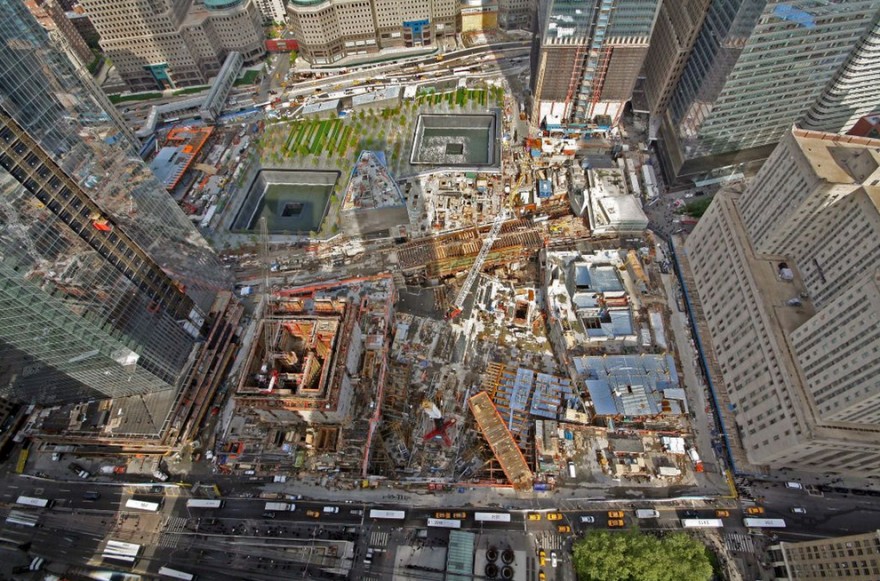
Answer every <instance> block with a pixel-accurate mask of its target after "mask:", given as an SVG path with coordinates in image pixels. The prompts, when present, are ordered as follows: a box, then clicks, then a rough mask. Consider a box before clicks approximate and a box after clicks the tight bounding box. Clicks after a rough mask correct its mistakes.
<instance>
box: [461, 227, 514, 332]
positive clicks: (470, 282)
mask: <svg viewBox="0 0 880 581" xmlns="http://www.w3.org/2000/svg"><path fill="white" fill-rule="evenodd" d="M506 219H507V209H502V210H501V211H500V212H498V215H497V216H495V221H494V222H492V228H491V229H490V230H489V234H488V235H487V236H486V238H485V239H484V240H483V246H482V247H481V248H480V252H479V253H478V254H477V257H476V259H474V264H473V265H472V266H471V269H470V271H469V272H468V274H467V277H466V278H465V279H464V283H463V284H462V285H461V289H460V290H459V291H458V294H457V295H455V300H453V301H452V308H451V310H450V311H449V318H450V319H454V318H455V317H457V316H458V315H460V314H461V311H462V309H464V301H465V300H466V299H467V296H468V294H469V293H470V292H471V287H473V286H474V282H476V280H477V277H478V276H480V271H481V270H482V268H483V263H484V262H485V261H486V257H488V256H489V251H490V250H492V245H493V244H495V239H496V238H498V233H499V232H501V225H502V224H504V221H505V220H506Z"/></svg>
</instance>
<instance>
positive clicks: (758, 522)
mask: <svg viewBox="0 0 880 581" xmlns="http://www.w3.org/2000/svg"><path fill="white" fill-rule="evenodd" d="M743 526H745V527H746V528H749V529H784V528H785V521H784V520H783V519H781V518H744V519H743Z"/></svg>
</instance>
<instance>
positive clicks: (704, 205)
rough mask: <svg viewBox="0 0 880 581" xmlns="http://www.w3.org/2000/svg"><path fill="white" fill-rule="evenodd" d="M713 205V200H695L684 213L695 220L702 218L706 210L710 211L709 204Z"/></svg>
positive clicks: (686, 207) (685, 208) (684, 209)
mask: <svg viewBox="0 0 880 581" xmlns="http://www.w3.org/2000/svg"><path fill="white" fill-rule="evenodd" d="M711 203H712V198H700V199H699V200H694V201H692V202H691V203H689V204H688V205H687V206H685V207H684V208H683V210H682V213H683V214H687V215H688V216H692V217H694V218H702V217H703V214H705V213H706V210H708V209H709V204H711Z"/></svg>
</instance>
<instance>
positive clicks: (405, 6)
mask: <svg viewBox="0 0 880 581" xmlns="http://www.w3.org/2000/svg"><path fill="white" fill-rule="evenodd" d="M457 9H458V2H457V1H456V0H293V1H292V2H291V3H290V4H288V12H289V14H290V28H291V30H292V31H293V36H294V38H295V39H296V40H297V42H298V43H299V47H300V54H301V55H302V56H303V58H305V59H306V60H308V61H309V62H311V63H314V64H331V63H335V62H337V61H340V60H341V59H343V58H346V57H350V56H358V55H369V54H375V53H378V52H379V51H381V50H382V49H388V48H415V47H431V46H434V45H435V44H436V43H437V40H438V39H440V38H443V37H446V36H454V35H455V33H456V30H457V29H456V17H457Z"/></svg>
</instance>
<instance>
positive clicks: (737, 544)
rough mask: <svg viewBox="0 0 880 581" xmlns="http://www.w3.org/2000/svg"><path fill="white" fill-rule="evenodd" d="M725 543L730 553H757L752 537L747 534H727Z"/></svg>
mask: <svg viewBox="0 0 880 581" xmlns="http://www.w3.org/2000/svg"><path fill="white" fill-rule="evenodd" d="M724 542H725V544H726V545H727V549H728V550H729V551H734V552H737V553H754V552H755V543H754V542H753V541H752V537H751V536H750V535H747V534H745V533H726V534H725V535H724Z"/></svg>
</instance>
